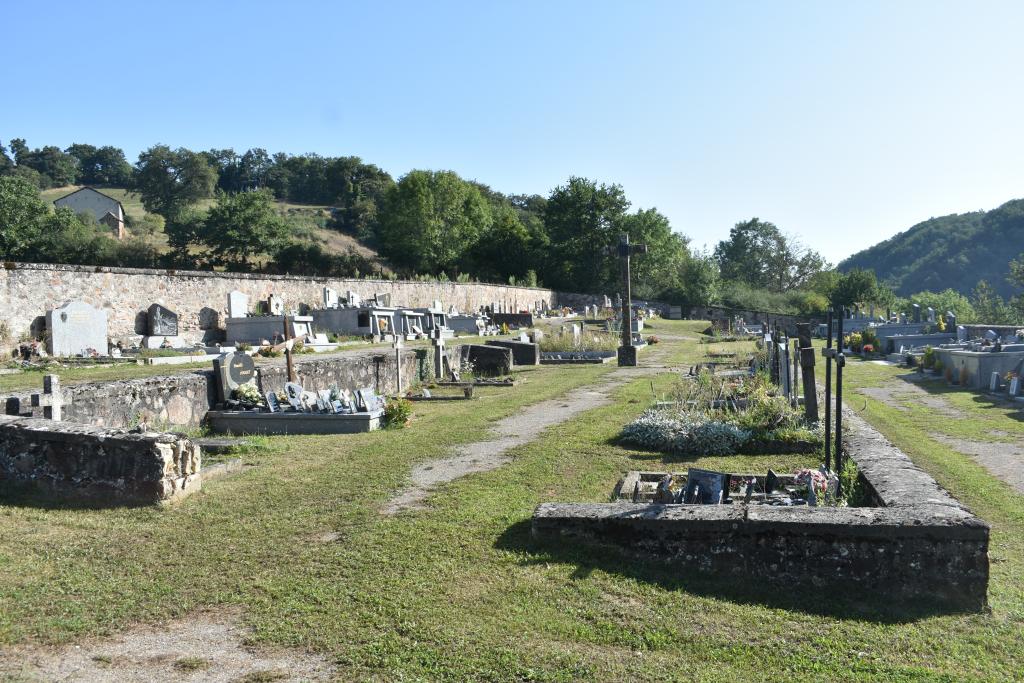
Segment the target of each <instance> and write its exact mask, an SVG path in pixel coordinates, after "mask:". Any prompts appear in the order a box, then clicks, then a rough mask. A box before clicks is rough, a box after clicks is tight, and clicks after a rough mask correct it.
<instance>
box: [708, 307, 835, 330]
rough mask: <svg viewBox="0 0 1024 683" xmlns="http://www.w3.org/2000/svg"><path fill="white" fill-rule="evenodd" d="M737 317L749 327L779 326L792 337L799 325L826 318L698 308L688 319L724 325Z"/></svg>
mask: <svg viewBox="0 0 1024 683" xmlns="http://www.w3.org/2000/svg"><path fill="white" fill-rule="evenodd" d="M737 315H738V316H740V317H741V318H743V320H744V321H745V322H746V324H747V325H748V326H754V325H760V324H761V323H763V322H769V323H771V325H772V327H774V326H775V325H776V324H778V325H780V326H781V327H782V328H783V329H785V330H786V334H787V335H789V336H791V337H795V336H796V324H797V323H808V322H809V323H812V324H816V323H818V322H824V318H822V319H818V318H815V317H813V316H803V315H787V314H781V313H766V312H765V311H751V310H744V309H739V308H725V307H723V306H697V307H694V308H691V309H690V311H689V315H688V317H689V318H690V319H691V320H710V321H712V323H714V322H721V323H723V324H724V323H725V322H726V321H728V320H732V318H733V317H734V316H737Z"/></svg>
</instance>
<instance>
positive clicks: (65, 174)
mask: <svg viewBox="0 0 1024 683" xmlns="http://www.w3.org/2000/svg"><path fill="white" fill-rule="evenodd" d="M11 149H12V150H13V151H14V160H15V163H16V164H17V165H18V166H23V167H25V168H30V169H32V170H33V171H35V172H36V173H38V174H39V187H41V188H44V187H62V186H64V185H71V184H72V183H74V182H75V181H76V180H77V179H78V159H76V158H75V157H73V156H71V155H70V154H65V153H64V152H62V151H61V150H60V148H59V147H54V146H53V145H49V146H46V147H43V148H41V149H34V150H30V149H29V148H28V145H26V144H25V141H24V140H23V139H21V138H16V139H14V140H11Z"/></svg>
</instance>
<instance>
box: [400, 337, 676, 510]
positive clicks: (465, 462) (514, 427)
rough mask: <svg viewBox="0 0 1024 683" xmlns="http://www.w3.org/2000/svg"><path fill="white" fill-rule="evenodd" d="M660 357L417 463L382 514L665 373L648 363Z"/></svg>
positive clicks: (412, 503)
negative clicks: (620, 390)
mask: <svg viewBox="0 0 1024 683" xmlns="http://www.w3.org/2000/svg"><path fill="white" fill-rule="evenodd" d="M662 355H663V353H662V354H659V353H658V352H657V351H651V352H650V353H648V355H647V356H646V357H641V358H642V360H641V363H643V365H641V366H640V367H637V368H619V369H617V370H613V371H612V372H610V373H608V374H607V375H603V376H602V377H601V379H600V380H598V381H597V382H596V383H595V384H593V385H590V386H585V387H581V388H578V389H573V390H572V391H570V392H569V393H567V394H564V395H563V396H560V397H558V398H554V399H550V400H547V401H542V402H541V403H537V404H535V405H532V406H528V407H526V408H524V409H523V410H521V411H519V412H518V413H516V414H514V415H510V416H509V417H506V418H505V419H503V420H500V421H498V422H497V423H495V425H494V427H493V428H492V430H491V432H492V435H491V438H488V439H486V440H484V441H477V442H474V443H469V444H464V445H462V446H460V447H458V448H456V449H455V452H454V453H452V455H451V456H449V457H447V458H438V459H435V460H428V461H426V462H423V463H420V464H419V465H416V466H415V467H414V468H413V470H412V472H411V478H412V484H411V485H410V486H409V487H408V488H405V489H403V490H401V491H399V492H397V493H396V494H395V495H394V497H392V498H391V500H389V501H388V502H387V503H386V504H385V505H384V507H383V508H382V509H381V513H382V514H385V515H393V514H395V513H398V512H401V511H403V510H415V509H423V508H424V507H426V506H425V505H424V501H425V500H426V499H427V497H428V496H429V495H430V494H431V492H432V490H433V489H435V488H436V487H437V486H438V485H440V484H444V483H447V482H450V481H453V480H455V479H458V478H459V477H464V476H466V475H467V474H474V473H476V472H486V471H488V470H493V469H496V468H498V467H501V466H502V465H504V464H506V463H507V462H509V461H510V460H511V458H510V457H509V456H508V452H509V451H510V450H512V449H513V448H516V447H517V446H522V445H524V444H527V443H529V442H531V441H533V440H534V439H536V438H537V437H539V436H540V434H541V432H543V431H544V430H545V429H547V428H548V427H553V426H555V425H558V424H561V423H563V422H566V421H567V420H570V419H572V418H573V417H575V416H576V415H579V414H580V413H582V412H584V411H587V410H592V409H593V408H597V407H600V406H603V405H605V404H607V403H608V402H610V401H611V397H610V393H611V392H612V390H614V389H615V388H616V387H619V386H622V385H623V384H625V383H627V382H629V381H631V380H633V379H635V378H636V377H639V376H642V375H653V374H657V373H659V372H662V371H664V370H665V367H664V366H662V365H654V364H652V363H657V362H658V360H659V359H660V358H661V356H662ZM645 361H646V362H645Z"/></svg>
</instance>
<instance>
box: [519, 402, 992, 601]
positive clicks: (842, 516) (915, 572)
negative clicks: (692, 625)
mask: <svg viewBox="0 0 1024 683" xmlns="http://www.w3.org/2000/svg"><path fill="white" fill-rule="evenodd" d="M844 416H845V420H846V431H845V432H844V433H845V435H846V439H845V443H844V449H845V451H846V453H848V454H849V455H850V456H851V457H852V458H853V459H854V460H855V461H856V463H857V466H858V468H859V470H860V476H861V478H862V480H863V481H864V483H865V484H866V485H867V486H868V488H869V494H870V495H869V497H870V498H871V499H872V501H873V502H874V503H875V504H876V505H878V507H864V508H809V507H795V508H783V507H771V506H746V507H745V506H742V505H701V506H693V505H659V504H647V503H610V504H609V503H546V504H544V505H541V506H539V507H538V508H537V510H536V512H535V513H534V517H533V532H534V535H535V536H538V537H540V538H545V539H548V540H551V541H553V542H554V543H556V544H559V543H564V542H565V539H566V538H582V539H586V540H589V541H598V542H602V543H612V544H615V545H619V546H623V547H625V548H628V549H630V550H633V551H637V552H641V553H643V554H646V555H653V556H656V557H659V558H662V559H665V560H670V561H673V562H676V563H677V564H678V565H679V566H681V567H685V568H689V569H692V570H694V571H699V572H707V573H712V574H717V575H720V576H733V577H736V578H737V580H742V581H749V580H750V579H751V578H754V579H756V580H761V581H765V582H769V583H773V584H777V585H780V586H785V587H789V588H790V589H792V587H793V586H795V585H810V586H815V587H822V586H830V587H836V588H845V589H848V590H866V591H871V593H872V594H873V595H876V596H881V597H883V598H885V597H893V598H926V599H935V600H938V601H941V602H943V603H947V604H951V605H953V606H955V607H957V608H967V609H976V610H978V609H983V608H984V607H985V605H986V604H987V591H988V577H989V563H988V539H989V527H988V525H987V524H986V523H985V522H984V521H982V520H981V519H979V518H977V517H975V516H974V515H973V514H972V513H971V511H970V510H968V509H967V508H966V507H965V506H964V505H962V504H961V503H960V502H959V501H957V500H956V499H955V498H953V497H952V496H951V495H949V493H947V492H946V491H945V490H944V489H942V487H940V486H939V485H938V484H937V483H936V482H935V480H934V479H932V478H931V477H930V476H929V475H928V474H927V473H925V472H924V471H923V470H921V469H920V468H918V467H917V466H915V465H914V464H913V462H911V460H910V458H908V457H907V456H906V454H904V453H903V452H902V451H900V450H899V449H897V448H896V447H895V446H893V445H892V444H891V443H889V442H888V441H887V440H886V439H885V438H884V437H883V436H882V435H881V434H880V433H878V432H877V431H876V430H874V429H873V428H871V427H870V426H869V425H867V423H865V422H864V421H863V420H861V419H860V418H858V417H856V416H855V415H853V414H851V413H850V412H849V411H844Z"/></svg>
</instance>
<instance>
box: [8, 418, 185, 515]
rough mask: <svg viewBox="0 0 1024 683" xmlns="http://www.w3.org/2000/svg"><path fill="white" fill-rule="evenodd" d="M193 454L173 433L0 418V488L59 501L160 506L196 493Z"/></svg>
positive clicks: (182, 440)
mask: <svg viewBox="0 0 1024 683" xmlns="http://www.w3.org/2000/svg"><path fill="white" fill-rule="evenodd" d="M200 466H201V455H200V449H199V448H198V447H197V446H196V445H195V444H193V443H192V441H190V440H189V439H187V438H185V437H182V436H179V435H175V434H160V433H156V432H147V433H142V434H134V433H128V432H125V431H123V430H111V429H104V428H101V427H92V426H88V425H81V424H71V423H67V422H53V421H52V420H41V419H34V418H22V417H9V416H0V481H5V482H15V483H22V484H30V485H34V486H35V487H36V488H38V489H40V490H42V491H43V492H45V493H48V494H53V495H55V496H59V497H60V498H61V499H62V500H69V499H70V500H83V501H88V502H91V503H95V504H100V505H124V504H129V505H138V504H142V505H148V504H162V503H167V502H171V501H173V500H176V499H179V498H182V497H184V496H186V495H188V494H190V493H192V492H193V491H197V490H199V488H200V486H201V483H202V477H201V475H200Z"/></svg>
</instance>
